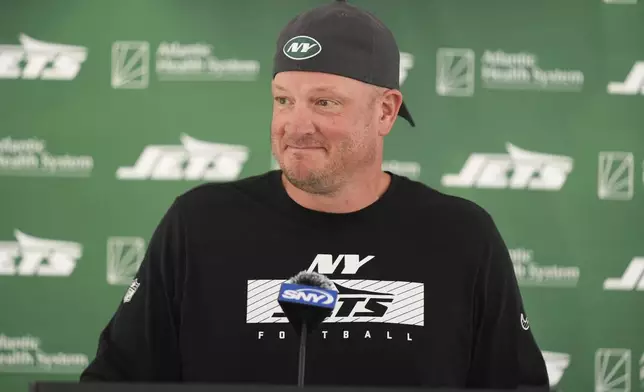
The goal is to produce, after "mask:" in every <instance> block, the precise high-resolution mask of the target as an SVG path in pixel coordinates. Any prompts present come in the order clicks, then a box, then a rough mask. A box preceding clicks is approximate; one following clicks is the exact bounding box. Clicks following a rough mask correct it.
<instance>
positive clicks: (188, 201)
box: [174, 171, 277, 211]
mask: <svg viewBox="0 0 644 392" xmlns="http://www.w3.org/2000/svg"><path fill="white" fill-rule="evenodd" d="M276 175H277V174H276V172H275V171H269V172H265V173H262V174H257V175H253V176H249V177H245V178H241V179H238V180H234V181H226V182H208V183H204V184H200V185H197V186H195V187H193V188H190V189H188V190H187V191H185V192H183V193H182V194H180V195H178V196H177V197H176V199H175V202H174V205H175V207H176V208H179V209H180V210H181V211H195V210H196V211H204V209H205V208H218V207H221V208H230V207H232V206H235V205H238V204H243V203H244V202H247V201H249V200H251V199H258V198H261V197H262V196H264V195H266V194H269V193H270V189H271V186H272V184H274V178H275V176H276Z"/></svg>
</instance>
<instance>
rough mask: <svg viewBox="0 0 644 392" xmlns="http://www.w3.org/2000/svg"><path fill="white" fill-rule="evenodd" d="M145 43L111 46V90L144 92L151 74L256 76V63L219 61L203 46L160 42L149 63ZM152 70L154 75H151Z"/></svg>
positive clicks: (186, 77) (204, 77)
mask: <svg viewBox="0 0 644 392" xmlns="http://www.w3.org/2000/svg"><path fill="white" fill-rule="evenodd" d="M151 57H152V56H151V54H150V43H149V42H147V41H117V42H114V43H113V44H112V72H111V73H112V78H111V84H112V88H114V89H144V88H147V87H148V86H149V84H150V74H154V75H156V76H157V78H158V80H160V81H175V82H181V81H198V82H204V81H240V82H243V81H254V80H256V79H257V77H258V76H259V69H260V63H259V61H257V60H241V59H237V58H227V59H222V58H219V57H217V56H215V54H214V48H213V46H212V45H210V44H206V43H190V44H185V43H180V42H177V41H173V42H161V43H160V44H159V46H158V47H157V48H156V50H155V53H154V63H153V64H152V60H151ZM152 71H154V72H152Z"/></svg>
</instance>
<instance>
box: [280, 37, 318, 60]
mask: <svg viewBox="0 0 644 392" xmlns="http://www.w3.org/2000/svg"><path fill="white" fill-rule="evenodd" d="M282 51H283V52H284V54H285V55H286V57H288V58H290V59H292V60H306V59H310V58H311V57H315V56H317V55H318V54H320V52H321V51H322V45H320V43H319V42H318V41H317V40H316V39H315V38H311V37H309V36H307V35H298V36H297V37H293V38H291V39H289V40H288V41H287V42H286V43H285V44H284V47H283V48H282Z"/></svg>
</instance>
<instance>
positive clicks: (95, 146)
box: [0, 0, 644, 392]
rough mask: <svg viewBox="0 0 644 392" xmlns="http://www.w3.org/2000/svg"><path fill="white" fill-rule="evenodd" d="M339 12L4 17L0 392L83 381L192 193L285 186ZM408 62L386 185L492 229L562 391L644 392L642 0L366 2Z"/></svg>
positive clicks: (236, 5)
mask: <svg viewBox="0 0 644 392" xmlns="http://www.w3.org/2000/svg"><path fill="white" fill-rule="evenodd" d="M324 2H325V1H321V0H270V1H269V0H237V1H228V0H182V1H170V0H112V1H96V0H59V1H36V0H30V1H27V0H3V1H2V3H1V4H0V108H2V109H1V110H2V112H1V113H2V115H1V116H0V195H1V197H2V199H1V200H2V202H1V203H0V391H3V392H19V391H26V390H27V389H26V387H27V382H29V381H31V380H35V379H41V380H45V379H47V380H60V379H76V378H77V376H78V374H79V372H80V370H81V369H82V368H83V366H85V365H86V364H87V361H88V360H90V359H91V358H92V357H93V355H94V352H95V348H96V342H97V336H98V333H99V332H100V329H101V328H102V327H103V326H104V325H105V323H106V322H107V320H108V319H109V317H110V316H111V314H112V312H113V311H114V309H115V308H116V306H117V304H118V302H119V301H120V300H121V298H122V296H123V294H124V293H125V291H126V289H127V285H128V284H129V282H130V279H131V276H132V274H133V273H134V272H135V271H136V268H137V266H138V263H139V262H140V259H141V256H142V253H143V252H144V250H145V246H146V244H147V241H148V239H149V237H150V235H151V233H152V230H153V229H154V227H155V225H156V224H157V222H158V221H159V219H160V217H161V215H162V214H163V213H164V212H165V210H166V209H167V208H168V206H169V205H170V203H171V201H172V200H173V198H174V197H175V196H177V195H178V194H180V193H182V192H183V191H185V190H187V189H189V188H191V187H193V186H195V185H197V184H199V183H200V182H202V181H229V180H233V179H235V178H241V177H246V176H250V175H255V174H258V173H261V172H264V171H266V170H269V169H271V167H272V165H273V164H274V163H273V162H272V159H271V155H270V146H269V142H268V139H269V138H268V132H269V122H270V114H271V98H270V90H269V82H270V73H271V60H272V54H273V50H274V42H275V39H276V37H277V34H278V32H279V30H280V28H281V27H282V26H283V25H284V24H285V23H286V22H287V21H288V20H289V19H290V18H291V17H292V16H294V15H295V14H296V13H298V12H299V11H302V10H304V9H307V8H309V7H311V6H314V5H317V4H322V3H324ZM354 3H355V4H357V5H360V6H364V7H366V8H368V9H370V10H371V11H373V12H374V13H375V14H376V15H378V16H379V17H380V18H382V19H383V20H384V21H385V22H386V23H387V24H388V25H389V26H390V27H391V29H392V30H393V32H394V34H395V35H396V37H397V39H398V42H399V46H400V50H401V52H402V54H401V56H402V61H401V80H403V87H402V90H403V93H404V94H405V100H406V102H407V104H408V105H409V108H410V110H411V111H412V113H413V115H414V118H415V120H416V123H417V125H418V126H417V128H415V129H414V128H410V127H409V126H408V125H407V124H406V123H405V122H404V121H399V122H398V123H397V124H396V126H395V129H394V130H393V132H392V133H391V135H390V136H389V137H388V138H387V142H386V153H385V158H386V163H385V165H384V166H385V167H386V168H387V169H389V170H392V171H395V172H398V173H401V174H404V175H407V176H409V177H411V178H414V179H418V180H420V181H422V182H424V183H426V184H428V185H431V186H433V187H435V188H437V189H439V190H441V191H444V192H447V193H452V194H456V195H459V196H463V197H466V198H470V199H472V200H474V201H476V202H478V203H479V204H481V205H482V206H483V207H485V208H486V209H487V210H488V211H490V212H491V214H492V215H493V216H494V217H495V219H496V221H497V223H498V225H499V228H500V230H501V231H502V233H503V235H504V238H505V239H506V241H507V244H508V247H509V248H510V249H511V253H512V256H513V259H514V261H515V264H516V272H517V276H518V278H519V280H520V283H521V287H522V293H523V296H524V299H525V303H526V307H527V309H528V311H529V313H530V320H531V326H532V329H533V331H534V334H535V336H536V338H537V340H538V343H539V345H540V346H541V348H542V350H543V351H544V356H545V358H546V360H547V363H548V370H549V373H550V376H551V379H552V384H553V385H552V387H553V388H556V389H557V390H560V391H566V392H573V391H591V390H593V388H595V391H598V392H600V391H601V392H607V391H619V392H630V391H644V236H643V234H644V227H643V225H642V222H643V221H644V204H643V203H644V173H643V172H644V167H643V162H644V128H643V125H644V110H642V108H643V107H644V106H643V105H644V89H643V88H644V45H643V43H644V41H643V38H642V36H643V33H644V4H638V3H637V0H626V1H608V0H605V1H604V2H602V1H601V0H566V1H561V0H540V1H534V0H487V1H480V0H479V1H474V0H470V1H466V0H396V1H395V2H394V1H390V0H355V1H354Z"/></svg>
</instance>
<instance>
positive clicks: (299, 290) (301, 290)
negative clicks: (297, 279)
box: [279, 283, 338, 309]
mask: <svg viewBox="0 0 644 392" xmlns="http://www.w3.org/2000/svg"><path fill="white" fill-rule="evenodd" d="M279 300H280V301H285V302H292V303H297V304H302V305H311V306H317V307H322V308H329V309H333V308H335V304H336V303H337V301H338V292H337V291H334V290H326V289H323V288H321V287H313V286H305V285H299V284H290V283H284V284H282V287H281V288H280V294H279Z"/></svg>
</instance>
